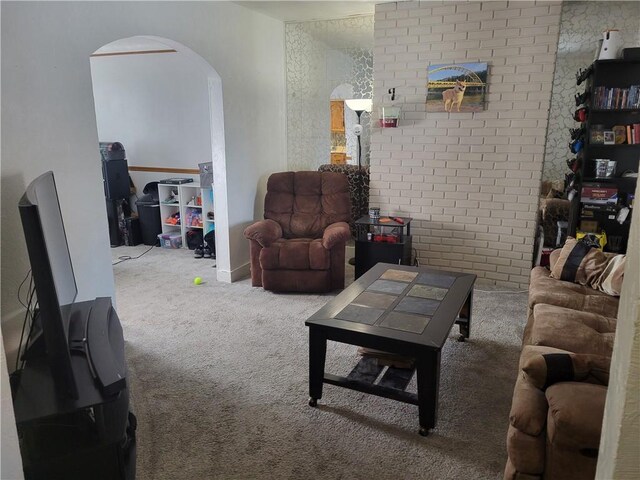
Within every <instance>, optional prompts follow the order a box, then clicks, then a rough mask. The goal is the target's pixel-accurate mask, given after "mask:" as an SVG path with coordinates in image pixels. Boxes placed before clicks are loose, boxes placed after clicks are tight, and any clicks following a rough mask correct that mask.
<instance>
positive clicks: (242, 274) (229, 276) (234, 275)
mask: <svg viewBox="0 0 640 480" xmlns="http://www.w3.org/2000/svg"><path fill="white" fill-rule="evenodd" d="M249 275H251V265H250V264H249V263H245V264H244V265H240V266H239V267H238V268H234V269H233V270H231V271H229V270H218V275H217V278H218V281H219V282H224V283H233V282H237V281H238V280H242V279H243V278H246V277H248V276H249Z"/></svg>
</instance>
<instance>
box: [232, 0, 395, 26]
mask: <svg viewBox="0 0 640 480" xmlns="http://www.w3.org/2000/svg"><path fill="white" fill-rule="evenodd" d="M235 3H237V4H238V5H242V6H243V7H246V8H250V9H251V10H255V11H257V12H260V13H263V14H265V15H268V16H270V17H273V18H275V19H277V20H282V21H283V22H307V21H310V20H333V19H336V18H346V17H351V16H354V15H373V14H374V13H375V6H376V3H385V1H384V0H354V1H351V2H341V1H324V2H322V1H298V2H286V1H285V2H272V1H269V0H253V1H238V2H235Z"/></svg>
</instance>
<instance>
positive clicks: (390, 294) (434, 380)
mask: <svg viewBox="0 0 640 480" xmlns="http://www.w3.org/2000/svg"><path fill="white" fill-rule="evenodd" d="M475 280H476V276H475V275H470V274H464V273H455V272H444V271H439V270H434V269H431V268H418V267H408V266H402V265H391V264H387V263H378V264H377V265H376V266H374V267H373V268H372V269H371V270H369V271H368V272H367V273H365V274H364V275H363V276H361V277H360V278H359V279H358V280H357V281H355V282H354V283H352V284H351V285H350V286H349V287H348V288H347V289H345V290H344V291H343V292H342V293H340V294H339V295H338V296H337V297H336V298H334V299H333V300H331V301H330V302H329V303H327V304H326V305H325V306H324V307H322V308H321V309H320V310H318V311H317V312H316V313H315V314H314V315H312V316H311V317H309V319H308V320H307V321H306V322H305V324H306V325H307V326H308V327H309V396H310V399H309V405H311V406H313V407H315V406H317V402H318V400H319V399H320V398H322V387H323V384H324V383H329V384H332V385H338V386H341V387H345V388H350V389H352V390H358V391H360V392H364V393H370V394H373V395H378V396H381V397H385V398H390V399H393V400H398V401H401V402H406V403H411V404H414V405H418V412H419V420H420V434H421V435H427V434H428V432H429V430H430V429H432V428H434V427H435V425H436V413H437V409H438V388H439V383H440V352H441V350H442V347H443V345H444V343H445V341H446V340H447V337H448V336H449V332H450V331H451V328H452V327H453V325H454V324H458V325H459V326H460V337H459V340H460V341H464V340H465V339H466V338H469V334H470V330H471V307H472V302H473V284H474V282H475ZM327 340H333V341H336V342H341V343H349V344H352V345H359V346H362V347H366V348H372V349H376V350H382V351H385V352H390V353H394V354H398V355H402V356H406V357H411V358H413V359H415V367H416V375H417V382H418V393H417V394H414V393H410V392H406V391H405V390H404V389H405V388H406V386H407V384H408V383H409V381H410V380H411V377H412V375H413V371H407V370H404V369H397V368H393V367H388V369H387V372H386V373H385V374H384V375H383V376H382V378H381V379H380V380H379V381H376V380H377V378H378V377H379V375H380V373H381V372H382V370H383V368H384V367H381V366H380V367H378V366H377V364H376V362H375V361H374V362H372V361H371V359H367V358H363V360H361V361H360V363H359V364H358V366H356V368H355V369H354V370H353V371H352V372H351V373H350V374H349V376H347V377H339V376H337V375H332V374H329V373H325V372H324V365H325V357H326V351H327Z"/></svg>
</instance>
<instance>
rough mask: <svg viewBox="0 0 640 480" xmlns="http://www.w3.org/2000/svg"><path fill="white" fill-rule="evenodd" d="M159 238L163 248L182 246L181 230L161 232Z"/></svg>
mask: <svg viewBox="0 0 640 480" xmlns="http://www.w3.org/2000/svg"><path fill="white" fill-rule="evenodd" d="M158 240H159V241H160V246H161V247H162V248H182V235H181V234H180V232H175V233H159V234H158Z"/></svg>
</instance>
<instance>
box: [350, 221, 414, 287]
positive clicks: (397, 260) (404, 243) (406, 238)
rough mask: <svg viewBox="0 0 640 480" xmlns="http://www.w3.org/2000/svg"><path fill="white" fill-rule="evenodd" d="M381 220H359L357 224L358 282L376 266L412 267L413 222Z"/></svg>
mask: <svg viewBox="0 0 640 480" xmlns="http://www.w3.org/2000/svg"><path fill="white" fill-rule="evenodd" d="M395 218H401V220H402V222H398V221H396V220H394V219H393V218H389V217H380V218H376V219H372V218H371V217H369V216H368V215H366V216H364V217H362V218H360V219H358V220H357V221H356V222H355V224H356V265H355V267H356V268H355V278H356V279H357V278H359V277H360V276H362V275H363V274H364V273H365V272H367V270H369V269H370V268H371V267H373V266H374V265H376V264H377V263H381V262H382V263H393V264H396V265H411V251H412V246H411V226H410V224H411V220H412V219H411V218H408V217H395Z"/></svg>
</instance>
